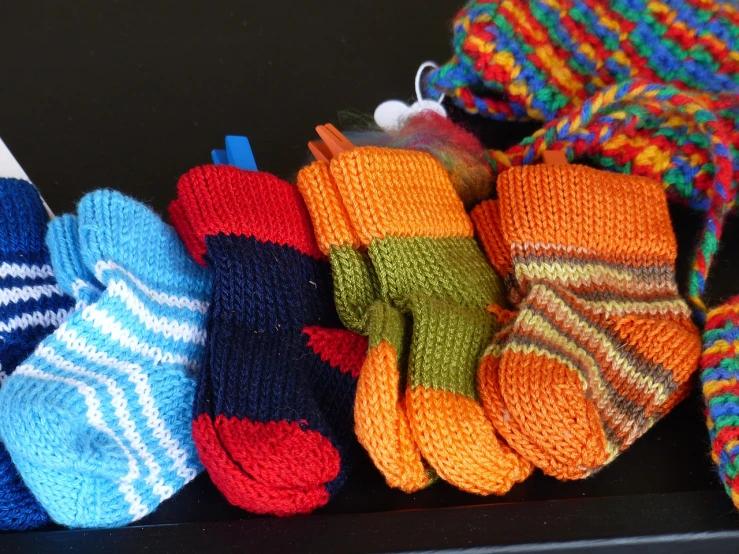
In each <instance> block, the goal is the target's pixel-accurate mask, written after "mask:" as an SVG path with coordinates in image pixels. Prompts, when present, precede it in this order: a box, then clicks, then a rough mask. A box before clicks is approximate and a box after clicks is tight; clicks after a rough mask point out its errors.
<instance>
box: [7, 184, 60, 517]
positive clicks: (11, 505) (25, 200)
mask: <svg viewBox="0 0 739 554" xmlns="http://www.w3.org/2000/svg"><path fill="white" fill-rule="evenodd" d="M0 206H1V207H2V208H1V209H0V384H2V383H3V382H4V381H5V380H6V379H7V378H8V376H9V375H11V374H12V372H13V370H14V369H15V368H16V366H17V365H18V364H19V363H21V362H22V361H23V360H24V359H25V358H26V357H27V356H28V355H29V354H30V353H31V352H32V351H33V349H34V348H35V347H36V345H37V344H38V343H39V342H41V340H42V339H43V338H44V337H45V336H47V335H48V334H49V333H51V332H52V331H53V330H54V329H55V328H56V327H57V326H58V325H59V324H60V323H61V322H62V321H63V320H64V319H65V318H66V317H67V314H68V312H69V311H70V310H71V307H72V301H71V299H70V298H68V297H66V296H64V295H63V293H62V291H61V289H60V288H59V286H58V285H57V283H56V280H55V278H54V271H53V270H52V268H51V265H49V251H48V250H47V248H46V245H45V244H44V235H45V234H46V226H47V223H48V221H49V218H48V216H47V214H46V211H45V210H44V207H43V204H42V203H41V198H40V197H39V195H38V192H36V189H35V188H34V187H33V185H31V184H30V183H28V182H26V181H21V180H19V179H4V178H3V179H0ZM48 521H49V516H48V515H47V514H46V512H45V511H44V509H43V508H42V507H41V505H40V504H39V503H38V502H37V501H36V499H35V498H34V497H33V495H32V494H31V492H30V491H29V490H28V489H27V488H26V486H25V485H24V484H23V481H22V480H21V478H20V476H19V475H18V472H17V470H16V469H15V466H14V465H13V463H12V461H11V459H10V456H9V455H8V453H7V451H6V450H5V448H4V447H3V446H2V445H1V444H0V529H2V530H23V529H32V528H34V527H39V526H41V525H44V524H46V523H48Z"/></svg>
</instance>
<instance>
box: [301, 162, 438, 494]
mask: <svg viewBox="0 0 739 554" xmlns="http://www.w3.org/2000/svg"><path fill="white" fill-rule="evenodd" d="M297 184H298V189H299V190H300V192H301V194H302V195H303V198H304V199H305V203H306V206H307V207H308V212H309V213H310V216H311V218H312V220H313V227H314V230H315V233H316V239H317V241H318V245H319V248H320V249H321V251H322V252H323V253H324V254H325V255H327V256H328V257H329V259H330V261H331V269H332V273H333V279H334V298H335V303H336V309H337V312H338V314H339V317H340V318H341V320H342V322H343V323H344V325H346V326H347V328H349V329H352V330H354V331H357V332H360V333H363V334H365V335H368V336H369V339H370V342H369V351H368V353H367V357H366V359H365V363H364V364H363V366H362V371H361V372H360V374H359V379H358V382H357V394H356V398H355V402H354V419H355V421H356V424H355V431H356V434H357V438H358V439H359V442H360V443H361V444H362V446H364V448H365V449H366V450H367V452H368V453H369V454H370V457H371V458H372V461H373V462H374V464H375V466H376V467H377V468H378V469H379V470H380V472H381V473H382V474H383V476H384V477H385V479H386V481H387V483H388V484H389V485H390V486H391V487H394V488H398V489H401V490H403V491H405V492H414V491H417V490H419V489H422V488H424V487H426V486H428V485H429V484H430V483H431V482H432V480H433V479H434V476H433V472H432V471H430V470H429V469H428V468H427V466H426V464H425V463H424V461H423V458H422V456H421V452H420V450H419V449H418V447H417V446H416V443H415V441H414V440H413V437H412V436H411V429H410V425H409V423H408V418H407V416H406V411H405V402H404V398H403V397H402V395H401V390H402V385H403V384H404V382H405V370H404V369H403V368H404V367H405V363H402V362H401V359H407V350H408V340H407V338H406V331H405V329H406V326H407V322H406V317H405V316H404V315H402V314H401V313H400V312H399V311H398V310H397V309H395V308H393V307H392V306H391V305H390V304H388V303H386V302H382V301H381V300H380V288H379V283H378V282H377V277H376V275H375V273H374V269H373V267H372V264H371V263H370V261H369V258H368V257H367V253H366V252H362V251H360V247H361V244H360V241H359V238H358V237H357V234H356V232H355V231H354V229H353V227H352V225H351V222H350V221H349V216H348V215H347V213H346V208H345V207H344V203H343V200H342V198H341V196H340V194H339V191H338V188H337V187H336V183H335V181H334V179H333V177H332V175H331V173H330V171H329V166H328V164H326V163H324V162H314V163H313V164H311V165H310V166H308V167H306V168H304V169H303V170H302V171H301V172H300V174H299V175H298V183H297Z"/></svg>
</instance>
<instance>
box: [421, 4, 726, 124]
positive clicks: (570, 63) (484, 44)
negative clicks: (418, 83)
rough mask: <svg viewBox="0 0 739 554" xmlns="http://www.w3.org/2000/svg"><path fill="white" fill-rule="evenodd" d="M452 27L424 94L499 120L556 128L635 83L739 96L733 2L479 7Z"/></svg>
mask: <svg viewBox="0 0 739 554" xmlns="http://www.w3.org/2000/svg"><path fill="white" fill-rule="evenodd" d="M453 27H454V38H453V43H452V44H453V49H454V56H453V57H452V59H451V61H450V62H448V63H447V64H445V65H443V66H441V67H440V68H438V69H436V70H434V71H432V72H429V73H428V74H427V76H426V85H427V93H428V94H429V95H430V96H431V97H432V98H438V97H439V96H441V95H442V94H444V95H446V96H447V97H448V98H451V99H452V100H453V101H454V102H455V103H456V104H457V105H459V106H460V107H462V108H463V109H465V110H467V111H469V112H470V113H479V114H483V115H486V116H489V117H493V118H495V119H509V120H514V119H515V120H520V119H527V118H531V119H536V120H541V121H551V120H553V119H556V118H558V117H561V116H563V115H566V114H568V113H570V112H571V111H573V110H575V109H577V108H578V107H579V106H581V105H582V104H583V103H584V102H585V101H586V100H587V99H588V98H589V97H590V96H592V95H593V94H595V93H596V92H597V91H599V90H601V89H604V88H606V87H609V86H611V85H615V84H619V83H622V82H624V81H627V80H630V79H641V80H645V81H649V82H651V83H655V84H672V85H674V86H675V87H676V88H678V89H681V90H698V91H705V92H707V93H722V92H726V91H734V92H736V91H737V90H739V8H737V5H736V3H735V2H733V1H731V0H687V1H686V0H650V1H647V0H531V1H529V0H472V1H470V2H468V3H467V5H466V6H465V7H464V8H463V9H462V10H461V11H460V12H459V13H458V14H457V16H456V17H455V19H454V24H453Z"/></svg>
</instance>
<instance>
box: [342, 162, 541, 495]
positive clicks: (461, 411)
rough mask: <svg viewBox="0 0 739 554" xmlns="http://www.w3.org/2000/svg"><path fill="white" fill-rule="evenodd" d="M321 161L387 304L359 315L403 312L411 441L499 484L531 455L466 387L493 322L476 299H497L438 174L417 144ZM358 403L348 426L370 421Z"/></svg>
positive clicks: (484, 482) (485, 482)
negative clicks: (501, 432)
mask: <svg viewBox="0 0 739 554" xmlns="http://www.w3.org/2000/svg"><path fill="white" fill-rule="evenodd" d="M330 172H331V175H332V177H333V179H334V181H335V183H336V186H337V189H338V193H339V195H340V198H341V200H342V203H343V206H344V208H345V210H346V215H347V217H348V220H349V222H350V223H351V226H352V228H353V229H354V231H355V236H356V238H357V239H358V241H359V244H360V248H362V249H366V251H367V253H368V255H369V258H370V260H371V264H372V267H373V269H374V274H375V275H376V279H377V284H378V286H379V299H380V300H381V301H382V302H383V306H387V308H385V307H383V309H382V310H380V309H377V308H375V309H377V311H378V312H380V313H379V314H378V315H377V316H374V314H371V316H370V322H371V323H370V326H372V325H373V322H374V320H380V321H381V324H380V326H381V327H382V328H383V329H393V330H394V331H393V332H392V333H391V334H393V333H394V334H396V335H397V336H402V334H403V325H402V324H401V323H390V322H389V321H388V320H389V319H395V318H400V317H402V316H405V317H406V318H408V320H409V322H410V325H411V327H412V329H411V340H410V351H409V353H408V377H407V386H406V396H405V410H406V416H407V421H408V423H409V424H410V428H411V431H412V435H413V438H414V439H415V442H416V444H417V445H418V448H419V449H420V451H421V453H422V454H423V457H424V458H425V459H426V460H427V461H428V463H429V464H430V465H431V466H432V467H433V468H434V469H435V470H436V472H437V473H438V474H439V476H440V477H442V478H443V479H444V480H446V481H448V482H449V483H451V484H453V485H454V486H456V487H458V488H460V489H462V490H466V491H469V492H474V493H477V494H503V493H505V492H506V491H508V490H509V489H510V488H511V486H513V485H514V484H515V483H517V482H519V481H521V480H523V479H525V478H526V477H527V476H528V475H529V473H530V472H531V469H532V466H531V464H530V463H529V462H527V461H526V460H524V459H523V458H521V456H519V455H518V454H516V453H515V452H514V451H512V450H511V449H510V448H508V446H507V445H505V443H503V442H502V441H501V440H500V439H499V438H498V436H497V435H496V433H495V430H494V429H493V426H492V424H491V423H490V421H489V420H488V419H487V418H486V417H485V414H484V411H483V408H482V406H481V404H480V403H479V401H478V398H477V394H476V387H475V375H476V370H477V362H478V359H479V356H480V354H481V353H482V350H483V348H484V347H485V345H486V344H487V343H488V342H489V340H490V337H491V336H492V332H493V325H494V318H493V317H492V316H491V315H490V314H488V313H487V312H486V311H485V308H486V307H487V306H488V305H490V304H492V303H494V302H496V301H498V300H499V299H501V298H502V286H501V283H500V281H499V280H498V279H497V277H496V276H495V274H494V273H493V272H492V271H491V269H490V267H489V266H488V265H487V263H486V261H485V258H484V256H483V255H482V253H481V252H480V250H479V249H478V247H477V245H476V243H475V241H474V238H473V228H472V224H471V221H470V220H469V217H468V216H467V214H466V213H465V211H464V206H463V204H462V202H461V200H460V199H459V197H458V196H457V193H456V192H455V190H454V187H453V186H452V183H451V181H450V179H449V176H448V174H447V173H446V171H444V169H443V168H442V167H441V165H440V164H439V163H438V162H437V161H436V160H435V159H434V158H433V157H432V156H430V155H428V154H425V153H421V152H412V151H404V150H391V149H384V148H373V147H365V148H356V149H353V150H350V151H347V152H344V153H342V154H340V155H339V156H337V157H336V158H334V159H333V160H332V161H331V164H330ZM388 312H389V313H392V314H394V315H393V316H391V317H390V318H389V317H388ZM396 330H397V331H396ZM370 342H371V343H372V342H373V341H372V339H371V340H370ZM370 357H371V355H370V356H369V357H368V358H370ZM394 363H395V364H397V360H394ZM363 371H364V370H363ZM362 377H364V374H363V376H362ZM362 377H360V381H361V379H362ZM396 382H397V381H396ZM360 384H361V383H360ZM360 404H361V396H360V395H359V394H358V397H357V402H356V403H355V416H356V418H355V419H356V428H357V433H358V435H360V434H361V433H362V431H360V429H361V428H363V427H376V424H375V421H374V420H375V416H374V414H373V412H372V411H371V410H366V411H365V410H364V408H363V407H361V406H360ZM400 406H401V408H402V407H403V406H402V403H401V404H400ZM363 417H366V418H367V419H366V420H364V421H363V419H362V418H363ZM371 454H372V453H371ZM382 455H383V454H382V453H380V452H378V453H376V457H378V458H379V457H382ZM373 457H374V456H373Z"/></svg>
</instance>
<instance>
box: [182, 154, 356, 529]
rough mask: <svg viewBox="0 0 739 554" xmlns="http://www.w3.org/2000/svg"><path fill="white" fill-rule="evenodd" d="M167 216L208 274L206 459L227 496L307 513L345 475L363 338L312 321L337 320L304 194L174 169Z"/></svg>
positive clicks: (251, 179)
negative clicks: (173, 196) (176, 177)
mask: <svg viewBox="0 0 739 554" xmlns="http://www.w3.org/2000/svg"><path fill="white" fill-rule="evenodd" d="M170 214H171V217H172V220H173V221H174V223H175V226H176V227H177V228H178V229H179V230H180V231H181V234H182V236H183V239H184V240H185V241H186V242H187V245H188V248H189V249H190V252H191V253H192V255H193V256H194V257H195V259H196V260H197V261H199V262H201V263H203V262H206V263H207V264H208V266H209V267H210V268H211V269H212V271H213V275H214V280H215V281H214V289H213V304H212V312H211V328H212V336H211V342H210V344H209V348H208V355H207V360H208V361H207V364H208V367H207V372H206V373H205V374H204V375H203V378H202V379H201V380H200V382H199V385H198V393H197V398H196V403H195V407H194V423H193V434H194V436H195V441H196V444H197V445H198V451H199V453H200V457H201V460H202V461H203V464H204V465H205V466H206V468H207V470H208V473H209V474H210V476H211V478H212V479H213V481H214V483H215V484H216V486H217V487H218V488H219V489H220V490H221V492H222V493H223V494H224V495H225V496H226V498H227V499H228V500H229V502H231V503H232V504H235V505H237V506H240V507H242V508H244V509H246V510H249V511H251V512H256V513H274V514H277V515H290V514H295V513H304V512H310V511H312V510H314V509H315V508H317V507H319V506H322V505H324V504H325V503H326V502H327V501H328V500H329V497H330V496H331V495H333V494H334V493H335V492H336V491H337V490H338V489H339V488H340V487H341V486H342V485H343V483H344V482H345V480H346V477H347V474H348V470H349V467H350V463H351V458H352V448H353V439H352V437H351V407H352V403H353V399H354V390H355V386H356V377H357V372H358V366H359V361H358V360H361V357H362V352H363V351H364V349H366V345H365V344H363V343H362V339H360V338H357V337H356V336H355V335H354V334H347V332H345V331H341V330H337V329H331V330H328V329H322V328H321V327H318V326H326V325H329V326H333V325H336V324H337V323H338V318H337V316H336V312H335V309H334V307H333V302H332V292H331V290H332V289H331V278H330V274H329V267H328V264H327V263H326V261H325V260H324V259H323V258H322V256H321V253H320V251H319V250H318V248H317V246H316V244H315V238H314V237H313V232H312V229H311V226H310V220H309V218H308V216H307V213H306V212H305V206H304V205H303V203H302V201H301V199H300V195H299V194H298V192H297V189H295V188H294V187H292V186H291V185H288V184H287V183H285V182H283V181H280V180H278V179H277V178H275V177H273V176H271V175H268V174H265V173H257V172H249V171H241V170H238V169H236V168H233V167H230V166H207V167H202V168H196V169H193V170H191V171H190V172H189V173H187V174H186V175H184V176H183V177H182V178H181V179H180V182H179V184H178V199H177V200H176V201H175V202H174V203H173V204H172V208H171V212H170ZM342 350H343V352H342ZM357 356H358V358H357ZM337 370H338V371H337Z"/></svg>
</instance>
